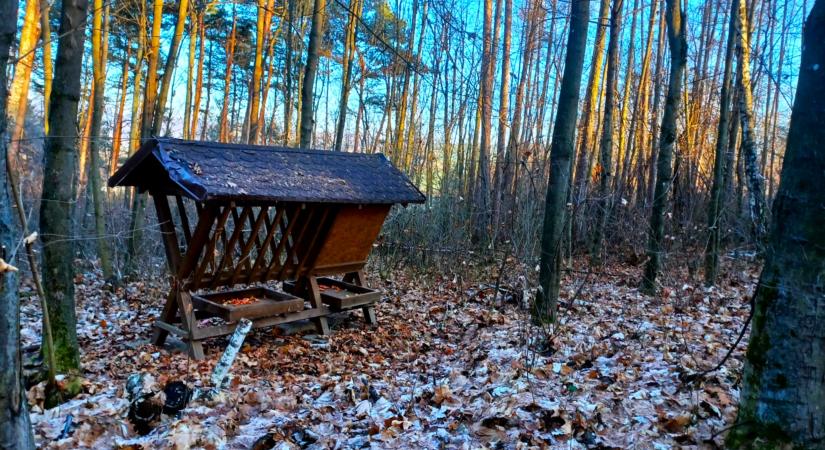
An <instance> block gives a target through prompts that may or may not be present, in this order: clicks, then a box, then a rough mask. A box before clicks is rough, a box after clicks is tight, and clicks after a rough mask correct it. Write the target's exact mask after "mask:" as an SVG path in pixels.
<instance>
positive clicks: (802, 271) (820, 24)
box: [727, 0, 825, 449]
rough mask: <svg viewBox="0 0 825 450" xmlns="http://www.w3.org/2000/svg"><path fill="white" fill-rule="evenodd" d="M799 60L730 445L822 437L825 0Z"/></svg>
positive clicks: (813, 444) (819, 441) (810, 445)
mask: <svg viewBox="0 0 825 450" xmlns="http://www.w3.org/2000/svg"><path fill="white" fill-rule="evenodd" d="M802 49H803V50H802V61H801V66H800V69H799V81H798V84H797V90H796V99H795V101H794V105H793V110H792V113H791V123H790V129H789V131H788V141H787V150H786V152H785V163H784V166H783V168H782V177H781V181H780V183H779V189H778V191H777V197H776V201H775V202H774V207H773V220H772V224H771V233H770V236H769V237H768V244H767V251H766V259H765V267H764V269H763V270H762V276H761V278H760V280H759V285H758V286H757V288H756V293H755V296H754V302H755V306H754V308H755V311H754V315H753V325H752V326H753V328H752V330H751V336H750V343H749V344H748V352H747V357H746V360H745V368H744V374H743V377H742V380H743V386H742V393H741V396H740V404H739V415H738V417H737V426H736V427H734V428H732V429H731V432H730V434H729V436H728V440H727V443H728V447H729V448H756V447H759V448H791V447H793V448H800V449H815V448H822V445H823V443H825V408H823V407H822V405H825V381H823V380H825V346H823V345H821V344H822V342H823V341H825V328H823V327H822V324H823V323H825V308H823V302H825V296H823V295H822V292H823V284H822V280H823V274H825V233H822V230H823V229H825V214H823V213H822V205H823V204H825V190H823V189H822V186H821V184H820V183H819V182H818V181H817V180H821V178H822V174H823V173H825V153H823V150H822V142H825V127H823V126H822V116H821V112H822V110H823V107H825V104H824V103H823V102H825V70H823V65H822V63H823V61H825V1H823V0H817V1H816V3H814V6H813V8H812V10H811V13H810V16H809V17H808V21H807V23H806V25H805V28H804V31H803V45H802Z"/></svg>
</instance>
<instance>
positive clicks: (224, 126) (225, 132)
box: [218, 4, 238, 142]
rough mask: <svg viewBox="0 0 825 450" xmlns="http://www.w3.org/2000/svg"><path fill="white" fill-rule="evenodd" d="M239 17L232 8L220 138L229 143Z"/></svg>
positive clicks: (226, 50) (227, 43)
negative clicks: (231, 91) (230, 96)
mask: <svg viewBox="0 0 825 450" xmlns="http://www.w3.org/2000/svg"><path fill="white" fill-rule="evenodd" d="M237 22H238V21H237V15H236V14H235V7H234V4H233V7H232V31H230V32H229V39H227V41H226V48H225V53H226V71H225V72H224V77H223V106H222V107H221V116H220V125H219V127H220V128H219V130H220V131H219V137H218V139H219V140H220V141H221V142H229V91H230V89H232V64H233V60H234V57H235V33H236V28H237Z"/></svg>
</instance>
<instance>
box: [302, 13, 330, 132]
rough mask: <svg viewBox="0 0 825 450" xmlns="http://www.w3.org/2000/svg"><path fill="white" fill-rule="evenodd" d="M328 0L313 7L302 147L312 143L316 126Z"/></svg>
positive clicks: (304, 89)
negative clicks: (317, 79) (317, 78)
mask: <svg viewBox="0 0 825 450" xmlns="http://www.w3.org/2000/svg"><path fill="white" fill-rule="evenodd" d="M326 7H327V0H315V1H314V5H313V9H312V28H311V29H310V33H309V48H308V49H307V65H306V67H305V68H304V86H303V89H302V90H301V125H300V129H299V131H300V133H301V137H300V139H299V141H300V145H301V148H309V147H310V145H311V144H312V142H311V141H312V130H313V128H315V111H314V108H313V104H312V100H313V96H314V94H315V90H314V89H315V74H316V73H317V72H318V58H319V56H320V52H321V39H322V37H323V36H322V35H323V27H324V16H325V10H326Z"/></svg>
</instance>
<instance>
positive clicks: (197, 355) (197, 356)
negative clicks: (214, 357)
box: [186, 341, 206, 360]
mask: <svg viewBox="0 0 825 450" xmlns="http://www.w3.org/2000/svg"><path fill="white" fill-rule="evenodd" d="M186 344H187V346H188V347H189V356H190V357H191V358H192V359H194V360H201V359H203V358H205V357H206V355H205V354H204V353H203V344H202V343H201V341H188V342H187V343H186Z"/></svg>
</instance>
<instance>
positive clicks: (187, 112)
mask: <svg viewBox="0 0 825 450" xmlns="http://www.w3.org/2000/svg"><path fill="white" fill-rule="evenodd" d="M197 36H198V20H197V13H196V12H195V7H194V5H192V7H191V10H190V11H189V51H188V52H187V53H188V55H187V56H188V58H187V62H188V66H187V68H186V69H187V70H186V98H185V99H184V101H183V138H184V139H192V133H191V132H190V130H189V124H190V123H191V122H192V90H193V89H194V86H193V85H192V78H193V74H194V72H195V45H197ZM201 56H203V55H201Z"/></svg>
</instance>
